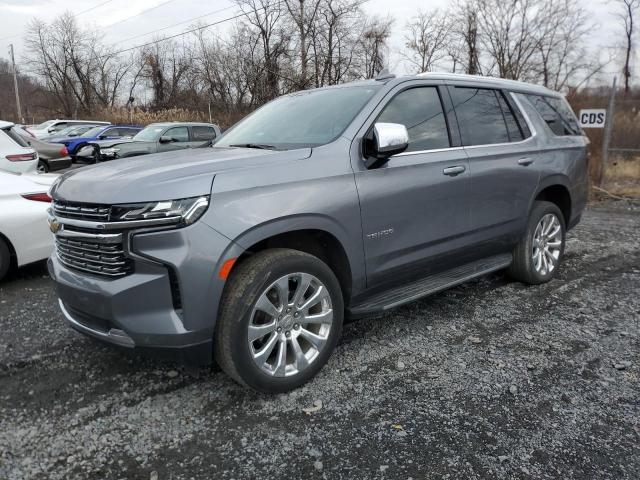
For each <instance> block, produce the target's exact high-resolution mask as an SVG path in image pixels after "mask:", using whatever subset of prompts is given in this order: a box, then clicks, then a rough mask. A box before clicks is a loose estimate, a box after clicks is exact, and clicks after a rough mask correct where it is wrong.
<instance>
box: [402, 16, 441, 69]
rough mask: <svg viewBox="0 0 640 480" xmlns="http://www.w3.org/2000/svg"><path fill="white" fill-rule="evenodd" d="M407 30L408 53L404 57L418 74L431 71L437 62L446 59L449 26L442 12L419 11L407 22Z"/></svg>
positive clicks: (406, 43) (406, 44)
mask: <svg viewBox="0 0 640 480" xmlns="http://www.w3.org/2000/svg"><path fill="white" fill-rule="evenodd" d="M405 30H406V32H407V33H406V34H405V46H406V47H407V49H408V51H407V52H403V56H404V57H405V58H406V59H407V60H408V61H409V62H410V63H411V64H412V65H413V66H414V67H415V68H416V70H417V71H418V73H420V72H426V71H429V70H431V69H432V68H433V66H434V64H435V63H436V62H438V61H439V60H442V59H443V58H445V57H446V55H447V51H446V47H447V44H448V42H449V40H450V36H449V24H448V22H447V21H446V16H445V15H444V14H443V13H442V12H441V11H440V10H438V9H436V10H433V11H431V12H422V11H418V13H417V14H416V15H415V16H414V17H412V18H411V19H410V20H409V21H408V22H407V24H406V26H405Z"/></svg>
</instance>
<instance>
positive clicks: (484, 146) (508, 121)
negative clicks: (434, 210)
mask: <svg viewBox="0 0 640 480" xmlns="http://www.w3.org/2000/svg"><path fill="white" fill-rule="evenodd" d="M449 91H450V93H451V98H452V100H453V106H454V109H455V112H456V117H457V120H458V124H459V126H460V134H461V137H462V144H463V146H464V149H465V151H466V153H467V155H468V157H469V166H470V171H471V176H472V187H471V228H472V231H473V242H474V243H475V244H476V245H477V248H476V249H475V251H476V254H477V256H478V257H483V256H486V255H490V254H494V253H502V252H505V251H508V250H509V249H510V248H511V246H512V244H513V241H514V240H515V239H517V238H518V237H519V236H520V234H521V233H522V230H523V228H524V225H525V224H526V221H527V216H528V209H529V204H530V200H531V196H532V195H533V193H534V192H535V190H536V188H537V185H538V176H539V174H538V171H537V170H536V169H535V168H533V167H531V165H532V164H533V163H534V162H535V160H536V158H537V145H536V142H535V141H534V138H533V135H532V131H531V129H530V127H529V125H528V124H527V122H526V121H525V119H524V116H523V115H522V113H521V111H520V110H519V109H518V106H517V104H516V103H515V100H514V99H513V97H511V96H510V94H509V93H506V94H505V92H503V91H502V90H498V89H495V90H494V89H490V88H477V87H468V86H451V87H450V88H449Z"/></svg>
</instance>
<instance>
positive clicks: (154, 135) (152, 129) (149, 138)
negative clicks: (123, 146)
mask: <svg viewBox="0 0 640 480" xmlns="http://www.w3.org/2000/svg"><path fill="white" fill-rule="evenodd" d="M163 130H164V127H160V126H158V125H149V126H148V127H147V128H145V129H144V130H140V131H139V132H138V133H137V134H136V136H135V137H133V140H134V141H135V142H155V141H156V140H158V138H160V134H161V133H162V131H163Z"/></svg>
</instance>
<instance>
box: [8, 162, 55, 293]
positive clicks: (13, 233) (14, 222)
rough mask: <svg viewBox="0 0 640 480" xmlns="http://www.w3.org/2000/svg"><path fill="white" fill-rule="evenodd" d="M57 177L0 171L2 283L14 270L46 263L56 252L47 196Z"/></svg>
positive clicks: (49, 199) (49, 200) (49, 201)
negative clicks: (33, 264)
mask: <svg viewBox="0 0 640 480" xmlns="http://www.w3.org/2000/svg"><path fill="white" fill-rule="evenodd" d="M56 178H58V176H57V175H52V174H50V175H42V174H35V173H34V174H22V175H16V174H13V173H7V172H2V171H0V280H2V279H3V278H4V277H5V276H6V274H7V273H8V272H9V270H10V269H11V268H12V267H21V266H23V265H26V264H28V263H32V262H36V261H38V260H44V259H45V258H47V257H48V256H49V255H51V252H52V251H53V235H51V232H50V231H49V227H48V225H47V209H48V208H49V206H50V204H51V198H50V197H49V195H48V194H47V191H48V190H49V188H50V186H51V184H52V183H53V181H54V180H55V179H56Z"/></svg>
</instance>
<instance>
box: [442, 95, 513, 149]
mask: <svg viewBox="0 0 640 480" xmlns="http://www.w3.org/2000/svg"><path fill="white" fill-rule="evenodd" d="M450 91H451V96H452V100H453V107H454V109H455V112H456V117H457V118H458V124H459V125H460V130H461V134H462V144H463V145H464V146H471V145H489V144H495V143H508V142H510V141H512V140H511V139H510V136H509V130H508V128H507V123H506V122H505V118H504V114H503V112H502V107H501V105H500V102H499V100H498V96H497V94H498V93H499V92H496V91H495V90H491V89H486V88H473V87H453V88H452V89H451V90H450ZM520 139H521V138H520Z"/></svg>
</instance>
